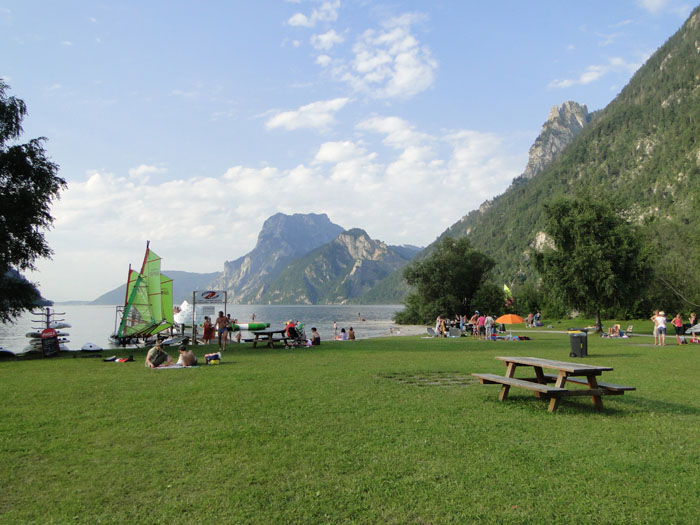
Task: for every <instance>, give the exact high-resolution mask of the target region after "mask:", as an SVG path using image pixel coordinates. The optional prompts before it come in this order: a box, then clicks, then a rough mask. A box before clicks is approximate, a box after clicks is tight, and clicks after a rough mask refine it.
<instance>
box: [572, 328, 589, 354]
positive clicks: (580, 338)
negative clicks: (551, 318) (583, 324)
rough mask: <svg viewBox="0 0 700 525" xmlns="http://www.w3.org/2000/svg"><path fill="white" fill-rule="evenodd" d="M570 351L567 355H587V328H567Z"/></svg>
mask: <svg viewBox="0 0 700 525" xmlns="http://www.w3.org/2000/svg"><path fill="white" fill-rule="evenodd" d="M569 339H570V341H571V352H570V353H569V357H586V356H587V355H588V330H586V329H585V328H581V329H579V328H569Z"/></svg>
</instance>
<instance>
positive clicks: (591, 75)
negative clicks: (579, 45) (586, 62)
mask: <svg viewBox="0 0 700 525" xmlns="http://www.w3.org/2000/svg"><path fill="white" fill-rule="evenodd" d="M645 60H646V58H645ZM642 63H643V61H642V62H639V63H636V62H627V61H626V60H625V59H623V58H620V57H612V58H609V59H608V62H607V64H594V65H590V66H588V67H587V68H586V70H585V71H584V72H583V73H581V74H580V75H579V76H578V77H577V78H563V79H559V78H557V79H554V80H552V81H551V82H550V83H549V85H548V87H549V88H568V87H571V86H575V85H586V84H591V83H592V82H596V81H598V80H600V79H601V78H603V77H604V76H605V75H607V74H608V73H611V72H624V73H634V72H635V71H636V70H637V69H639V68H640V67H641V65H642Z"/></svg>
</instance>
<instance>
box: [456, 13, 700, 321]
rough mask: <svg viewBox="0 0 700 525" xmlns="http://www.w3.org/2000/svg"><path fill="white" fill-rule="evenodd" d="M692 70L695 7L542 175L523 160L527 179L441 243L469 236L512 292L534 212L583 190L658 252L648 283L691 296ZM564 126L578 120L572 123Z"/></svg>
mask: <svg viewBox="0 0 700 525" xmlns="http://www.w3.org/2000/svg"><path fill="white" fill-rule="evenodd" d="M699 71H700V8H696V9H695V10H694V11H693V12H692V14H691V16H690V17H689V18H688V20H687V21H686V23H685V24H684V25H683V26H682V27H681V29H680V30H679V31H678V32H677V33H676V34H675V35H674V36H672V37H671V38H670V39H669V40H668V41H667V42H666V43H665V44H664V45H663V46H662V47H660V48H659V49H658V50H657V51H656V52H655V53H654V54H653V55H652V56H651V57H650V58H649V60H648V61H647V62H646V64H644V65H643V66H642V67H641V68H640V69H639V70H638V71H637V72H636V73H635V75H634V76H633V77H632V79H631V80H630V82H629V83H628V85H627V86H625V87H624V89H623V90H622V91H621V92H620V93H619V95H618V96H617V97H616V98H615V99H614V100H613V101H612V102H611V103H610V104H609V105H608V106H607V107H606V108H605V109H603V110H602V111H600V112H597V113H596V114H595V115H594V117H593V118H592V119H591V121H590V123H588V124H587V125H584V126H583V127H582V129H581V130H580V131H579V132H578V134H577V135H576V136H575V137H574V138H573V140H571V142H570V143H569V144H568V146H566V147H565V148H564V149H563V151H561V153H559V154H558V155H556V156H555V158H554V159H553V160H552V161H551V162H550V163H549V164H548V165H546V167H544V169H541V170H540V171H539V173H537V170H538V169H539V165H540V164H539V160H538V155H535V156H534V157H533V156H531V162H529V163H528V168H529V167H530V166H532V168H533V169H532V170H531V172H532V173H530V172H528V171H527V170H526V173H528V176H525V174H524V175H523V176H522V177H519V178H517V179H515V180H514V181H513V184H512V185H511V187H510V188H509V189H508V190H506V192H505V193H504V194H502V195H500V196H498V197H496V198H494V199H493V200H491V201H487V202H486V203H484V204H483V205H482V206H481V207H480V208H479V209H478V210H475V211H473V212H471V213H469V214H468V215H467V216H466V217H463V218H462V219H461V220H460V221H458V222H457V223H456V224H454V225H453V226H451V227H450V228H449V229H448V230H447V231H446V232H444V233H443V236H444V235H451V236H460V235H467V236H469V238H470V239H471V240H472V241H473V244H474V247H475V248H476V249H478V250H481V251H483V252H485V253H487V254H488V255H490V256H491V257H493V258H494V259H495V260H496V267H495V269H494V271H495V277H496V279H498V280H499V281H500V280H502V282H506V283H514V284H516V285H517V284H518V283H523V282H525V281H530V280H532V279H533V278H534V271H533V269H532V268H531V266H530V263H529V255H530V253H531V251H532V249H533V248H534V247H536V246H537V245H538V244H539V243H542V242H543V241H544V240H545V237H544V234H543V231H542V229H543V226H542V225H543V220H542V209H543V205H544V204H545V203H547V202H549V201H550V200H552V199H553V198H556V197H561V196H574V195H576V194H578V193H581V192H587V193H591V194H593V195H597V196H605V197H606V198H609V199H612V200H613V201H614V202H615V205H616V207H617V208H618V209H621V210H623V212H624V215H625V216H626V217H627V218H628V219H630V220H632V221H633V222H635V223H637V224H639V225H640V226H641V227H642V228H643V231H644V233H645V235H646V236H647V239H648V241H649V246H651V247H653V248H654V249H656V250H657V253H658V264H657V277H658V279H655V281H656V280H661V281H662V282H667V283H675V286H677V287H679V288H682V287H683V286H684V284H685V285H686V287H688V288H690V289H693V286H695V288H694V289H695V290H697V277H696V274H697V272H694V271H688V268H687V266H688V264H690V265H691V267H692V265H693V264H697V262H698V261H697V253H698V252H697V248H698V241H697V234H696V232H697V231H698V226H699V225H700V220H699V216H700V203H699V196H700V138H699V137H700V103H699V102H700V100H699V99H700V75H699V74H698V72H699ZM560 113H561V111H560ZM565 120H568V121H569V122H572V123H573V122H574V121H575V123H576V124H577V125H578V123H579V119H577V118H574V119H573V120H572V119H565ZM538 140H539V139H538ZM533 147H534V146H533ZM532 153H533V151H532V150H531V155H532ZM693 261H694V262H693ZM688 279H691V280H692V282H691V281H688ZM686 281H687V282H686ZM533 282H534V281H533ZM691 285H692V286H691ZM666 304H668V303H666ZM669 308H670V307H669Z"/></svg>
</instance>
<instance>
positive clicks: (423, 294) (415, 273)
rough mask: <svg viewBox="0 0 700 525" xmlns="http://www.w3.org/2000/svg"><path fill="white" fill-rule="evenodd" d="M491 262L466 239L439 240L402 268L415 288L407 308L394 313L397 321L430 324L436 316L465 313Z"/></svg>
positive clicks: (491, 265)
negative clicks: (416, 259) (424, 255)
mask: <svg viewBox="0 0 700 525" xmlns="http://www.w3.org/2000/svg"><path fill="white" fill-rule="evenodd" d="M493 265H494V262H493V260H492V259H491V258H489V257H488V256H486V255H484V254H483V253H481V252H478V251H477V250H474V249H473V248H472V247H471V243H470V241H469V239H468V238H466V237H461V238H459V239H453V238H451V237H446V238H444V239H442V240H441V241H439V242H438V243H437V244H436V245H435V248H434V250H433V252H432V253H431V254H430V255H429V256H428V257H427V258H425V259H422V260H420V261H415V262H413V263H411V264H409V265H408V266H407V267H406V268H405V269H404V279H406V281H407V282H408V284H410V285H412V286H413V287H415V291H414V292H413V293H411V294H409V296H408V297H407V298H406V302H405V304H406V309H405V310H403V311H402V312H399V313H398V314H397V316H396V321H397V322H399V323H404V324H420V323H430V322H432V321H434V320H435V318H436V317H437V316H438V315H447V316H450V317H452V316H455V315H457V314H464V313H467V310H468V308H469V306H470V303H471V300H472V297H473V296H474V294H475V293H476V291H477V290H478V289H479V287H480V286H481V285H482V284H483V282H484V279H485V277H486V275H487V274H488V272H489V271H490V270H491V268H493Z"/></svg>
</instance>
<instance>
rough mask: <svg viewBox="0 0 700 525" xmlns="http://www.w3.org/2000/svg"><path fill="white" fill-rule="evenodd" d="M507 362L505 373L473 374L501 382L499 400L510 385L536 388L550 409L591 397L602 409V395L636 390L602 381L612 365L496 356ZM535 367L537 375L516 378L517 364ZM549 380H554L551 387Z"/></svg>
mask: <svg viewBox="0 0 700 525" xmlns="http://www.w3.org/2000/svg"><path fill="white" fill-rule="evenodd" d="M496 359H498V360H500V361H503V363H504V364H505V365H506V375H505V376H499V375H496V374H472V375H473V376H475V377H478V378H479V380H480V381H481V384H501V385H502V386H501V393H500V395H499V397H498V399H499V400H501V401H505V400H506V398H507V397H508V392H509V391H510V387H511V386H517V387H520V388H526V389H528V390H533V391H534V392H535V396H537V397H538V398H544V399H549V409H548V410H549V412H554V411H555V410H556V409H557V408H559V401H560V400H561V398H562V397H569V396H591V399H592V400H593V406H595V408H596V409H597V410H602V409H603V400H602V396H604V395H622V394H624V393H625V392H626V391H628V390H635V388H634V387H631V386H623V385H615V384H613V383H601V382H599V381H598V376H600V375H601V374H602V373H603V372H607V371H610V370H612V369H613V368H612V367H610V366H595V365H588V364H581V363H569V362H566V361H553V360H551V359H540V358H538V357H496ZM519 366H520V367H532V368H533V369H534V371H535V377H534V378H525V379H518V378H516V377H515V369H516V368H517V367H519ZM545 368H546V369H550V370H556V371H558V373H557V374H545V373H544V369H545ZM567 382H569V383H574V384H579V385H586V386H587V387H588V388H587V389H580V388H579V389H569V388H566V385H567ZM548 383H554V386H550V385H549V384H548Z"/></svg>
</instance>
